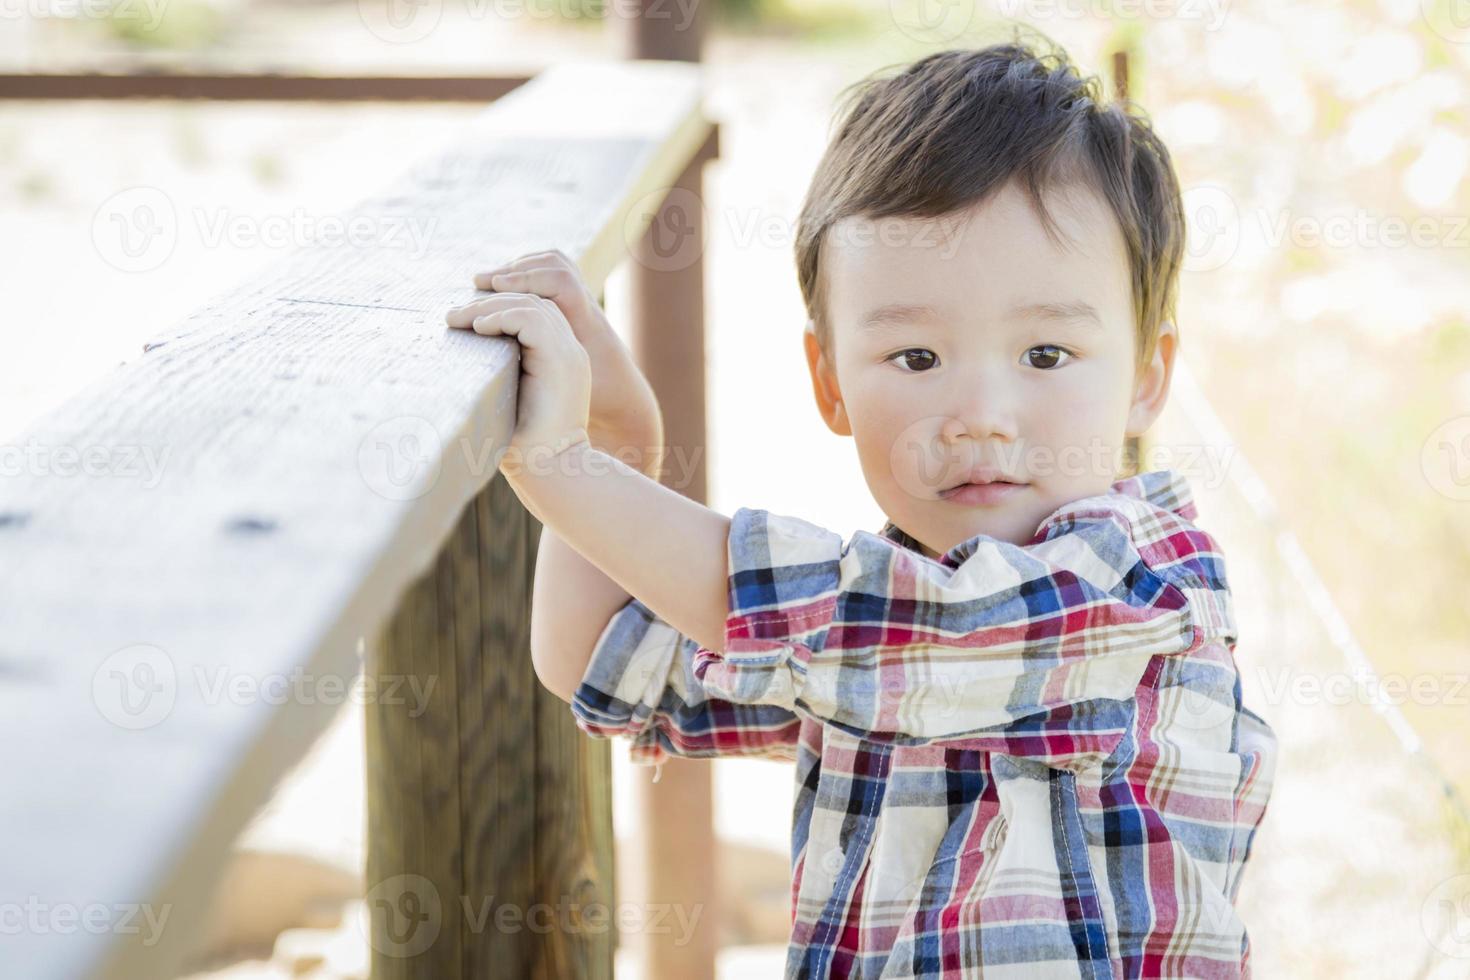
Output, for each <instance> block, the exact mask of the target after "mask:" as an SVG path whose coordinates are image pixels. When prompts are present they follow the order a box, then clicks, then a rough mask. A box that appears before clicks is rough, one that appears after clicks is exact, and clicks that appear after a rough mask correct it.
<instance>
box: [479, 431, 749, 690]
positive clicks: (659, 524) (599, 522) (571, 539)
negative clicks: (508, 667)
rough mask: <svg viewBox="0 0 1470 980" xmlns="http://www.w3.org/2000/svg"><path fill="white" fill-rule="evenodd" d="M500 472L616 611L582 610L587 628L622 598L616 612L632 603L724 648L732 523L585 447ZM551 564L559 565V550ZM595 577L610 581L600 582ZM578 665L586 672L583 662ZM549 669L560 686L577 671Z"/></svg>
mask: <svg viewBox="0 0 1470 980" xmlns="http://www.w3.org/2000/svg"><path fill="white" fill-rule="evenodd" d="M502 472H503V473H504V475H505V478H506V480H507V482H508V483H509V484H510V486H511V487H512V489H514V490H515V492H516V495H517V496H518V497H520V499H521V502H522V503H523V504H524V505H525V506H526V508H527V509H528V510H530V511H531V512H532V514H534V515H535V516H536V518H537V520H539V521H540V522H541V524H542V526H543V528H545V529H546V530H549V531H551V532H552V533H553V534H555V535H556V537H557V538H559V539H561V540H560V541H558V544H560V545H561V546H562V547H563V548H565V549H567V550H569V551H571V552H574V553H575V557H576V558H577V559H578V561H581V562H583V563H585V564H586V565H590V566H591V568H590V569H589V568H584V567H583V566H581V565H577V564H575V563H574V562H572V561H571V558H572V557H573V556H572V555H568V554H566V553H565V552H563V553H562V554H561V557H562V558H565V559H566V561H565V563H564V564H563V566H562V570H566V569H568V568H571V569H575V574H576V575H577V576H578V578H577V582H578V583H579V584H580V585H581V586H583V587H590V588H593V589H594V590H596V595H597V597H598V601H599V602H602V603H605V604H606V606H608V607H611V609H607V608H602V607H599V608H598V609H597V610H585V609H583V610H582V615H584V616H585V617H586V618H587V619H588V620H597V623H598V627H599V629H600V628H601V627H602V626H603V625H605V624H606V622H607V620H608V616H610V615H611V613H612V612H615V611H616V608H617V607H616V606H615V605H614V600H616V599H618V598H621V599H622V602H621V603H617V605H622V604H625V603H626V601H627V598H628V597H629V596H630V595H633V596H637V597H638V598H639V600H640V601H641V602H643V603H644V605H646V606H647V607H648V608H649V609H650V610H652V611H653V612H654V613H655V614H656V615H657V616H658V617H659V618H660V619H661V620H663V621H665V622H666V623H668V624H669V625H670V626H672V627H673V628H674V629H675V630H677V631H678V632H679V633H680V634H682V635H684V636H686V637H689V638H690V639H692V640H694V641H695V642H696V643H698V644H700V645H701V646H706V647H712V648H714V649H721V648H723V646H724V624H725V609H726V603H725V584H726V580H725V568H726V561H725V542H726V537H727V535H728V531H729V527H730V519H729V518H727V517H725V516H724V515H723V514H720V513H719V512H717V511H714V510H711V509H710V508H708V507H705V506H704V505H702V504H699V503H696V502H695V501H693V500H690V499H689V498H688V497H685V496H684V495H682V494H680V493H677V492H676V491H674V490H670V489H669V488H667V487H665V486H663V485H662V484H660V483H658V482H657V481H655V480H653V479H652V478H650V477H649V476H647V475H645V474H643V473H641V472H639V471H637V470H634V469H632V468H631V467H629V466H628V465H627V464H625V463H623V462H622V461H621V460H619V459H618V458H616V457H615V456H612V455H609V454H608V453H605V452H602V451H600V450H598V449H595V448H593V446H592V445H591V444H590V442H589V441H587V440H583V441H581V442H579V443H577V444H575V445H572V446H570V447H568V448H567V449H564V450H562V451H561V452H559V453H556V454H555V455H554V456H548V455H543V456H541V457H539V458H538V457H537V456H536V455H534V454H530V455H528V458H527V459H526V461H524V462H523V463H519V464H516V465H511V466H503V467H502ZM546 530H543V532H542V533H543V534H545V533H546ZM552 557H553V558H555V557H557V552H556V550H555V549H553V553H552ZM593 569H595V570H596V571H597V572H599V573H601V574H602V575H603V576H605V577H606V578H607V579H608V580H610V582H608V583H603V582H601V581H600V580H598V579H597V578H596V576H595V575H594V574H593V571H592V570H593ZM556 570H557V569H555V568H554V569H553V571H556ZM538 571H539V570H538ZM539 577H540V576H539V574H538V578H539ZM548 581H551V575H550V574H548ZM612 584H616V586H617V589H616V590H615V589H613V588H612ZM604 613H606V614H605V615H604ZM599 616H600V619H599V618H598V617H599ZM548 618H549V613H548ZM547 625H548V626H549V625H550V623H549V622H548V623H547ZM594 639H595V637H594ZM542 649H543V660H545V659H549V658H548V657H547V656H546V654H547V653H549V652H551V649H550V647H543V648H542ZM588 649H590V644H589V645H588ZM578 659H580V656H579V658H578ZM572 666H580V667H582V668H583V669H584V670H585V667H586V662H585V660H584V661H582V662H581V663H580V664H577V663H575V662H574V663H573V664H572ZM546 667H547V671H548V673H551V674H554V675H555V676H556V678H557V680H558V682H559V683H561V682H564V681H566V680H568V679H569V678H570V674H571V673H572V667H571V666H568V667H564V668H563V667H558V666H556V665H552V664H549V663H548V664H547V665H546ZM578 676H580V674H579V675H578ZM562 686H564V684H562ZM572 686H573V687H574V688H575V684H573V685H572Z"/></svg>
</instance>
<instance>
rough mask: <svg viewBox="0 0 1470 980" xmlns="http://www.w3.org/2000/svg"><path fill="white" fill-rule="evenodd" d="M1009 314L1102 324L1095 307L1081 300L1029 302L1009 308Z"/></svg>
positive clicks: (1024, 318)
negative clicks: (1069, 301) (1070, 301)
mask: <svg viewBox="0 0 1470 980" xmlns="http://www.w3.org/2000/svg"><path fill="white" fill-rule="evenodd" d="M1011 316H1012V317H1014V318H1015V319H1018V320H1076V321H1079V322H1082V323H1087V324H1090V325H1092V326H1097V327H1101V326H1102V317H1101V316H1100V315H1099V314H1098V312H1097V307H1095V306H1093V305H1092V304H1091V303H1086V302H1082V301H1081V300H1078V301H1076V302H1072V303H1031V304H1029V305H1026V306H1018V307H1016V308H1015V309H1013V310H1011Z"/></svg>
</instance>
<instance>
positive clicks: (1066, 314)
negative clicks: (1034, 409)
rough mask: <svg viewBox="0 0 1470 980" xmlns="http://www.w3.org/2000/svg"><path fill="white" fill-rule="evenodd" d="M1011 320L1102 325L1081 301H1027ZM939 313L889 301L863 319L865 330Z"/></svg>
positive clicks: (924, 306)
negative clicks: (1069, 321) (1076, 322)
mask: <svg viewBox="0 0 1470 980" xmlns="http://www.w3.org/2000/svg"><path fill="white" fill-rule="evenodd" d="M1010 317H1011V319H1013V320H1075V321H1078V322H1079V323H1084V324H1088V325H1091V326H1097V327H1101V326H1102V317H1101V316H1100V315H1099V314H1098V312H1097V307H1095V306H1093V305H1092V304H1091V303H1087V302H1083V301H1081V300H1078V301H1075V302H1069V303H1027V304H1022V305H1021V306H1017V307H1015V308H1014V309H1012V310H1011V312H1010ZM939 318H940V316H939V312H938V311H937V310H935V309H934V307H932V306H929V305H927V304H924V303H888V304H887V305H884V306H880V307H878V308H876V309H873V310H869V311H868V313H867V315H866V316H864V317H863V318H862V321H861V327H862V329H864V330H883V329H886V328H890V327H896V326H899V325H900V324H904V323H909V322H912V321H914V320H938V319H939Z"/></svg>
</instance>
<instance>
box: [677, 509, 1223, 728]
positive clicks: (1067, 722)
mask: <svg viewBox="0 0 1470 980" xmlns="http://www.w3.org/2000/svg"><path fill="white" fill-rule="evenodd" d="M1131 530H1132V528H1131V526H1130V523H1129V521H1128V519H1127V518H1126V517H1125V516H1124V515H1121V514H1117V513H1110V512H1107V511H1100V512H1090V513H1082V514H1078V515H1074V516H1072V517H1071V518H1070V519H1069V520H1067V521H1065V522H1061V523H1059V524H1058V526H1057V527H1056V528H1054V531H1055V532H1056V533H1054V534H1053V536H1051V537H1048V538H1046V539H1045V540H1040V541H1037V542H1034V543H1031V544H1027V545H1024V546H1022V545H1014V544H1011V543H1009V542H1005V541H1001V540H999V539H996V538H991V537H988V536H983V535H982V536H979V537H978V538H977V539H974V541H973V542H972V544H973V548H972V549H971V550H969V553H968V554H967V555H966V556H965V558H964V560H963V561H962V562H960V563H959V564H958V565H953V564H950V563H945V562H943V561H940V560H935V559H931V558H928V557H926V556H925V555H923V554H920V553H919V552H916V551H913V550H911V549H909V548H905V547H903V546H902V545H900V544H898V543H897V542H895V541H893V540H890V539H889V538H887V537H884V536H880V535H875V534H871V533H869V532H867V531H858V532H856V533H855V534H854V535H853V536H852V538H851V539H850V540H849V541H848V542H847V543H846V544H844V543H843V541H842V539H841V537H840V536H839V535H837V534H835V533H834V532H832V531H829V530H826V529H824V528H821V527H818V526H816V525H814V524H811V523H809V522H807V521H804V520H801V519H799V518H795V517H786V516H781V515H777V514H772V513H770V512H769V511H764V510H754V509H748V508H741V509H740V510H737V511H736V512H735V514H734V515H733V517H732V519H731V528H730V537H729V544H728V561H729V612H728V616H727V619H726V623H725V649H724V651H723V652H716V651H711V650H708V649H703V648H701V649H700V650H698V651H697V653H696V656H695V671H696V676H697V677H698V678H700V679H701V680H702V681H703V683H704V690H705V691H706V692H708V693H709V694H711V695H712V696H716V697H719V698H723V699H727V700H730V701H736V702H750V703H766V704H780V705H783V706H785V707H787V708H790V709H791V710H793V711H797V712H803V713H807V714H810V715H812V716H814V717H816V718H818V719H820V720H821V721H822V722H823V723H825V724H831V725H835V726H837V727H839V728H841V729H843V730H844V731H847V732H849V733H851V734H854V735H857V736H859V737H864V738H869V739H877V740H880V741H889V742H896V743H904V744H922V743H925V742H930V741H935V740H941V739H943V740H950V739H959V738H969V739H972V740H973V746H974V747H976V748H987V749H990V750H993V751H1004V752H1010V753H1014V754H1024V755H1033V756H1038V757H1043V756H1046V757H1065V756H1069V755H1072V754H1075V753H1081V752H1097V751H1105V750H1106V749H1107V748H1108V747H1109V746H1111V745H1112V744H1115V743H1116V742H1117V740H1118V739H1119V738H1121V737H1122V735H1123V733H1124V731H1125V730H1126V729H1127V726H1128V713H1129V712H1130V711H1131V710H1132V706H1131V704H1129V703H1126V699H1130V698H1131V697H1132V696H1133V695H1134V693H1135V692H1136V690H1137V687H1138V685H1139V683H1140V681H1141V679H1142V678H1143V677H1144V674H1145V671H1146V670H1147V669H1148V666H1149V662H1150V660H1151V659H1152V658H1153V657H1155V656H1159V655H1165V656H1167V655H1171V654H1183V653H1188V652H1190V651H1192V650H1196V649H1198V648H1199V647H1200V646H1202V645H1203V644H1204V643H1205V642H1206V641H1207V640H1208V639H1210V638H1211V637H1212V636H1214V635H1217V634H1220V633H1222V632H1226V631H1227V630H1228V631H1229V632H1231V633H1232V634H1233V625H1231V620H1230V616H1229V611H1228V606H1227V605H1222V604H1224V603H1228V592H1226V591H1225V583H1224V579H1223V565H1221V563H1220V561H1219V556H1218V555H1217V554H1215V553H1214V551H1213V550H1212V548H1211V545H1212V542H1211V541H1210V539H1209V538H1208V536H1207V535H1204V534H1202V533H1199V532H1192V533H1181V534H1173V535H1171V536H1170V537H1169V538H1168V539H1167V540H1166V541H1161V542H1155V543H1153V544H1151V545H1150V547H1149V554H1150V559H1151V561H1145V560H1144V557H1143V555H1142V554H1140V550H1139V547H1138V546H1137V545H1136V544H1135V542H1134V540H1133V537H1132V536H1131V534H1130V531H1131ZM1231 639H1232V640H1233V635H1232V636H1231Z"/></svg>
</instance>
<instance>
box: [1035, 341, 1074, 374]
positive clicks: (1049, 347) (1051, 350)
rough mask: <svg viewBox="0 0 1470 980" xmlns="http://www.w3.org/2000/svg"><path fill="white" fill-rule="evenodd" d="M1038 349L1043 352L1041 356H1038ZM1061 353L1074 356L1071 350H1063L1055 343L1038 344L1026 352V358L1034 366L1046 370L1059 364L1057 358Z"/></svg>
mask: <svg viewBox="0 0 1470 980" xmlns="http://www.w3.org/2000/svg"><path fill="white" fill-rule="evenodd" d="M1037 351H1041V352H1042V353H1041V356H1040V357H1037V356H1036V352H1037ZM1061 354H1065V355H1067V357H1069V358H1070V357H1071V356H1072V354H1071V352H1070V351H1066V350H1063V349H1062V348H1060V347H1058V346H1057V345H1055V344H1037V345H1036V346H1035V347H1033V348H1031V349H1030V350H1028V351H1027V352H1026V358H1027V361H1028V363H1029V364H1030V365H1031V366H1032V367H1034V368H1041V369H1042V370H1044V371H1046V370H1050V369H1052V368H1054V367H1056V366H1057V358H1058V355H1061Z"/></svg>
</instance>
